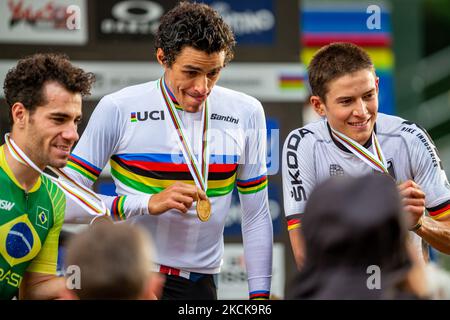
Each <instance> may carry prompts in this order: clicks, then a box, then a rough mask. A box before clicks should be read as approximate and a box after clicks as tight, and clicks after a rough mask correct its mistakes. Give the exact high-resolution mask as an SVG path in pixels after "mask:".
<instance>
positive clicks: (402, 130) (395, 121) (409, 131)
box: [377, 113, 431, 141]
mask: <svg viewBox="0 0 450 320" xmlns="http://www.w3.org/2000/svg"><path fill="white" fill-rule="evenodd" d="M377 134H380V135H383V134H384V135H391V136H401V137H403V138H404V139H406V140H407V141H416V140H417V137H420V136H423V135H425V136H427V137H428V138H429V139H430V140H431V138H430V137H429V136H428V133H427V131H426V130H425V128H423V127H422V126H421V125H420V124H417V123H415V122H413V121H409V120H406V119H404V118H401V117H398V116H393V115H387V114H383V113H380V114H378V119H377Z"/></svg>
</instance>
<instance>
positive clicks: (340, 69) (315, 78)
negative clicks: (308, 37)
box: [308, 42, 375, 101]
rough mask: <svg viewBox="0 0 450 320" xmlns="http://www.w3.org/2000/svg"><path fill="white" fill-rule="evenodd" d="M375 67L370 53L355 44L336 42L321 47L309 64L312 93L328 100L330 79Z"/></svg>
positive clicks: (373, 70)
mask: <svg viewBox="0 0 450 320" xmlns="http://www.w3.org/2000/svg"><path fill="white" fill-rule="evenodd" d="M363 69H368V70H371V71H372V72H374V73H375V68H374V65H373V63H372V60H371V59H370V57H369V55H368V54H367V53H366V52H365V51H364V50H363V49H362V48H360V47H358V46H357V45H355V44H352V43H347V42H335V43H331V44H329V45H326V46H324V47H322V48H320V49H319V50H318V51H317V52H316V54H315V55H314V57H313V58H312V60H311V62H310V63H309V66H308V78H309V85H310V86H311V91H312V94H313V95H315V96H319V97H320V98H321V99H322V100H323V101H326V99H325V98H326V97H325V96H326V94H327V92H328V84H329V83H330V81H332V80H334V79H337V78H339V77H342V76H344V75H346V74H349V73H353V72H356V71H360V70H363Z"/></svg>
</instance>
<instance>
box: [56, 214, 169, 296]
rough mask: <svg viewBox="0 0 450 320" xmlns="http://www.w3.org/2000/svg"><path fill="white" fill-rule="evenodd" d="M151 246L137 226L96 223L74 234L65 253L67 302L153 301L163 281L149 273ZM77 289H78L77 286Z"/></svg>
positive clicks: (152, 250) (144, 233) (145, 235)
mask: <svg viewBox="0 0 450 320" xmlns="http://www.w3.org/2000/svg"><path fill="white" fill-rule="evenodd" d="M153 253H154V247H153V245H152V241H151V239H150V236H149V235H148V234H147V233H146V232H145V231H144V230H141V229H140V227H138V226H132V225H129V224H123V223H120V224H113V223H112V222H108V221H106V220H104V221H101V222H100V220H96V221H95V222H94V223H93V224H92V225H91V226H89V228H87V229H85V230H83V231H82V232H80V233H78V234H75V235H74V236H73V237H72V238H71V239H70V240H69V243H68V246H67V251H66V258H65V264H66V270H76V269H71V267H72V268H73V267H77V268H79V269H78V270H79V276H80V278H79V279H75V278H73V276H78V275H77V274H76V272H73V273H70V274H66V279H67V281H66V282H67V291H66V295H65V297H64V298H66V299H81V300H95V299H111V300H112V299H120V300H130V299H132V300H141V299H142V300H155V299H157V298H158V297H159V296H160V295H161V290H162V285H163V278H162V277H161V276H160V275H159V274H157V273H154V272H152V271H151V268H152V263H153ZM77 286H78V287H77Z"/></svg>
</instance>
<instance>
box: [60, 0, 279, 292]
mask: <svg viewBox="0 0 450 320" xmlns="http://www.w3.org/2000/svg"><path fill="white" fill-rule="evenodd" d="M174 21H184V22H185V24H186V25H189V27H187V28H184V27H183V26H181V27H180V26H179V25H177V24H175V23H174ZM205 26H207V27H208V28H209V29H208V33H209V34H207V35H206V38H204V36H203V33H205V34H206V31H205V30H203V28H205ZM171 32H172V33H171ZM173 34H177V35H178V38H177V39H172V38H171V37H172V35H173ZM200 36H201V38H200V39H197V37H200ZM171 41H172V42H173V43H172V42H171ZM233 45H234V39H233V36H232V33H231V32H230V30H229V27H228V26H226V25H225V23H224V22H223V21H222V19H221V18H220V17H219V16H218V15H217V13H216V12H215V11H213V10H212V9H211V8H209V7H207V6H206V5H202V4H189V3H183V4H180V5H179V6H177V7H176V8H175V9H173V10H172V11H170V12H169V13H167V15H166V16H165V17H164V18H163V19H162V24H161V27H160V29H159V32H158V35H157V43H156V47H157V48H158V49H157V59H158V61H159V62H160V63H161V64H162V66H163V67H164V69H165V73H164V76H163V77H162V78H161V79H159V80H157V81H153V82H148V83H143V84H140V85H136V86H132V87H128V88H125V89H123V90H120V91H118V92H116V93H113V94H110V95H107V96H105V97H104V98H103V99H102V100H101V101H100V103H99V104H98V106H97V107H96V109H95V111H94V113H93V114H92V117H91V119H90V121H89V124H88V126H87V128H86V130H85V131H84V133H83V136H82V137H81V139H80V141H79V143H78V145H77V147H76V148H75V150H74V152H73V154H72V157H71V161H70V163H69V165H68V168H69V169H68V170H67V172H68V173H69V174H70V175H71V176H72V177H73V178H75V179H76V180H78V181H80V182H82V183H83V184H84V185H87V186H92V184H93V183H94V182H95V180H96V179H97V177H98V176H99V174H100V172H101V170H102V169H103V168H104V167H105V165H106V164H107V162H108V161H109V163H110V165H111V174H112V177H113V179H114V182H115V185H116V192H117V193H118V194H119V195H120V196H118V197H107V196H103V199H104V200H105V201H106V202H107V203H108V204H109V205H110V208H111V213H112V216H113V218H115V219H116V220H124V219H127V220H131V221H132V222H133V223H138V224H140V225H142V226H144V227H145V228H147V230H149V231H150V232H151V234H152V236H153V238H154V241H155V243H156V247H157V257H156V263H157V271H160V272H163V273H165V274H166V275H167V278H166V284H165V288H164V293H163V298H167V299H171V298H174V299H180V298H184V299H214V298H216V287H215V284H214V280H213V279H214V275H216V274H217V273H219V271H220V266H221V260H222V255H223V250H224V244H223V229H224V224H225V219H226V215H227V214H228V211H229V209H230V204H231V198H232V190H233V189H234V185H235V184H237V187H238V191H239V196H240V201H241V205H242V230H243V242H244V252H245V259H246V266H247V272H248V284H249V291H250V298H268V297H269V292H270V283H271V269H272V242H273V235H272V222H271V218H270V213H269V209H268V197H267V179H266V164H265V157H266V127H265V116H264V111H263V108H262V106H261V104H260V103H259V102H258V101H257V100H256V99H254V98H252V97H250V96H247V95H245V94H242V93H239V92H236V91H232V90H229V89H225V88H222V87H218V86H214V84H215V83H216V81H217V79H218V76H219V73H220V71H221V69H222V68H223V67H224V65H225V64H226V62H228V61H229V60H230V59H231V58H232V47H233ZM204 133H206V135H204ZM202 137H206V139H203V138H202ZM203 183H204V184H203ZM198 198H200V199H201V200H203V201H205V200H206V199H209V201H210V202H211V206H212V210H211V216H210V218H209V220H207V221H205V222H202V221H200V220H199V218H198V217H197V213H196V206H197V205H196V200H198ZM118 245H120V244H118Z"/></svg>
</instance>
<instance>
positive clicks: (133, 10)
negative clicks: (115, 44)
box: [95, 0, 177, 43]
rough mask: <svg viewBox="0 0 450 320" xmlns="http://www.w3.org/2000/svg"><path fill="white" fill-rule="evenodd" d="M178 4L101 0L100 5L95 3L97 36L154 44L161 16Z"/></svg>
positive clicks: (169, 2) (98, 37)
mask: <svg viewBox="0 0 450 320" xmlns="http://www.w3.org/2000/svg"><path fill="white" fill-rule="evenodd" d="M176 3H177V1H167V0H166V1H149V0H132V1H126V0H122V1H121V0H102V1H101V5H96V6H95V16H96V21H97V22H96V23H97V24H96V26H95V29H96V36H97V39H99V40H101V41H109V40H133V41H143V42H145V43H151V42H153V40H154V38H153V37H154V35H155V34H156V31H157V29H158V27H159V19H160V18H161V16H162V15H163V14H164V13H165V12H166V11H168V10H170V9H171V8H172V7H174V6H175V5H176Z"/></svg>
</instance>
